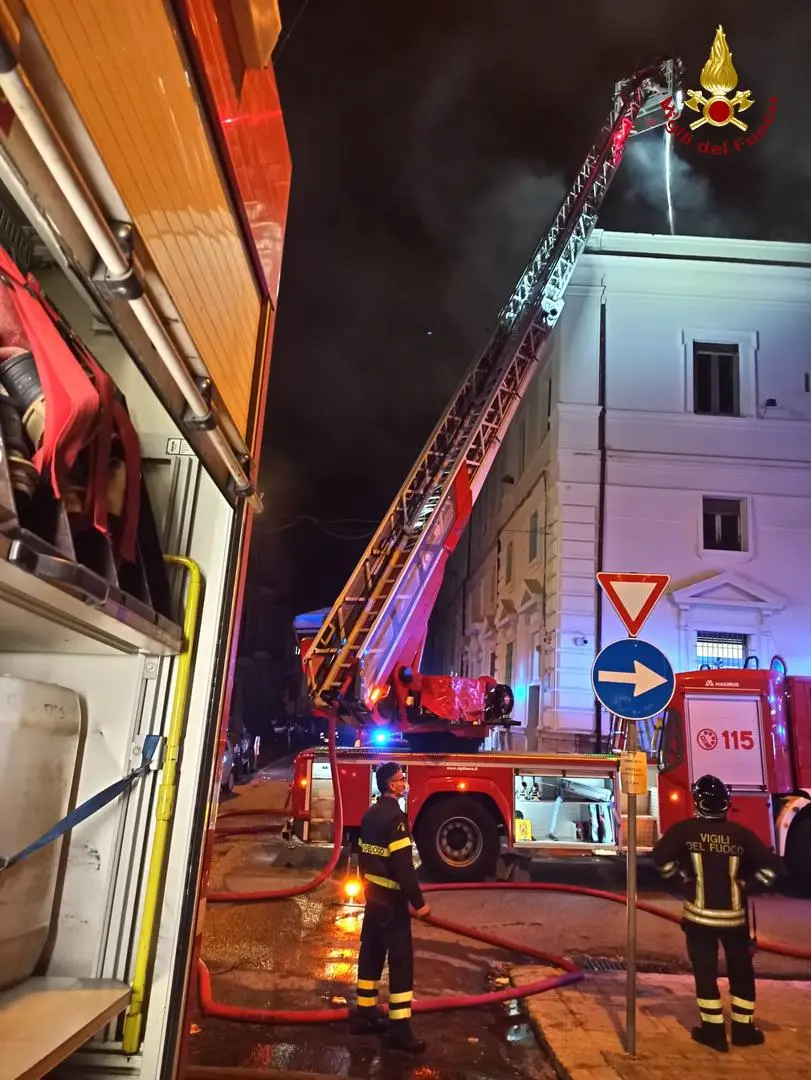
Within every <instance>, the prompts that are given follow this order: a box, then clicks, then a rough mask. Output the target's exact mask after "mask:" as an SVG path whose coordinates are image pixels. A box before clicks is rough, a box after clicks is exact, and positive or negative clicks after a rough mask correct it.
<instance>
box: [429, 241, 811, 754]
mask: <svg viewBox="0 0 811 1080" xmlns="http://www.w3.org/2000/svg"><path fill="white" fill-rule="evenodd" d="M468 534H469V535H468V536H467V537H465V538H464V539H463V540H462V542H461V543H460V545H459V548H458V550H457V552H456V553H455V554H454V556H453V559H452V560H451V563H450V566H449V570H448V574H447V576H446V580H445V584H444V586H443V591H442V593H441V595H440V599H439V602H438V604H437V608H436V612H435V617H434V623H433V649H432V655H433V663H432V666H433V668H434V669H435V670H440V669H443V670H446V671H456V672H459V673H467V674H479V673H487V672H492V673H493V674H495V675H496V676H497V677H498V678H499V680H501V681H505V682H509V683H511V684H512V686H513V688H514V690H515V694H516V707H515V714H514V715H515V719H516V720H517V721H519V722H520V724H521V728H520V729H516V730H515V733H514V734H513V737H512V745H513V746H514V747H522V746H526V747H527V748H528V749H531V750H534V749H552V750H567V749H575V748H579V749H590V748H591V747H592V746H593V745H594V735H595V732H596V727H597V724H598V723H599V724H601V725H602V729H603V731H607V727H608V724H607V720H608V718H607V717H605V716H599V714H598V710H597V709H596V706H595V700H594V696H593V694H592V691H591V686H590V671H591V665H592V662H593V660H594V656H595V652H596V651H597V650H599V648H600V647H601V646H603V645H605V644H607V643H608V642H610V641H613V640H615V639H616V638H619V637H622V636H624V634H625V631H624V630H623V628H622V626H621V624H620V622H619V620H618V619H617V617H616V616H615V614H614V612H613V610H612V609H611V607H610V605H609V604H608V603H607V602H606V601H604V600H602V599H601V598H600V597H598V591H597V589H596V587H595V573H596V572H597V571H598V570H600V569H605V570H615V571H622V570H625V571H638V572H666V573H668V574H670V575H671V578H672V581H671V585H670V589H669V591H668V594H667V595H666V597H665V598H664V599H663V600H662V601H661V603H660V604H659V606H658V608H657V609H656V611H655V612H654V614H653V616H652V617H651V619H650V621H649V622H648V624H647V625H646V628H645V630H644V635H643V636H644V637H645V638H646V639H647V640H649V641H651V642H653V643H654V644H656V645H658V646H659V647H660V648H662V649H663V650H664V651H665V653H666V654H667V655H668V656H669V657H670V658H671V662H672V663H673V666H674V668H675V669H676V670H677V671H678V670H687V669H691V668H697V667H700V666H701V664H702V663H708V664H710V665H711V666H714V667H715V666H722V665H724V664H726V666H730V664H732V665H740V664H741V663H742V661H743V659H744V658H745V657H746V656H749V655H754V656H757V657H758V658H759V660H760V663H761V665H763V666H768V664H769V661H770V660H771V657H772V655H773V654H775V653H779V654H780V655H781V656H782V657H783V658H784V659H785V660H786V662H787V664H788V669H789V671H795V672H804V673H808V674H811V245H800V244H784V243H764V242H755V241H743V240H721V239H698V238H694V237H671V236H653V235H636V234H629V233H607V232H602V231H596V232H595V233H594V235H593V237H592V239H591V241H590V243H589V246H588V249H587V251H586V253H585V254H584V255H583V257H582V258H581V260H580V264H579V266H578V268H577V271H576V273H575V276H574V278H573V280H572V283H571V284H570V286H569V289H568V292H567V296H566V306H565V308H564V311H563V315H562V317H561V319H560V322H559V323H558V326H557V328H556V329H555V332H554V334H553V336H552V339H551V342H550V344H549V347H548V349H547V351H546V354H545V356H544V358H543V364H542V367H541V369H540V370H539V372H538V375H537V377H536V380H535V382H534V384H533V385H532V387H531V388H530V391H529V393H528V394H527V397H526V399H525V400H524V402H523V403H522V405H521V408H520V410H519V412H518V414H517V415H516V417H515V419H514V421H513V423H512V426H511V429H510V432H509V435H508V438H507V439H506V440H505V445H504V446H503V448H502V450H501V453H500V455H499V457H498V459H497V461H496V463H495V465H494V467H493V469H492V472H491V475H490V476H489V478H488V480H487V483H486V485H485V488H484V490H483V492H482V494H481V496H480V498H479V501H478V503H477V505H476V507H475V509H474V515H473V519H472V522H471V525H470V527H469V529H468ZM496 738H498V736H496Z"/></svg>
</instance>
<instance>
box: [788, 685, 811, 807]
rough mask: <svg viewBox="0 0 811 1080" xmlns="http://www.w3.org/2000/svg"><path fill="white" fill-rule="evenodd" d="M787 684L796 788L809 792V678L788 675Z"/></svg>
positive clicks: (810, 724) (810, 739)
mask: <svg viewBox="0 0 811 1080" xmlns="http://www.w3.org/2000/svg"><path fill="white" fill-rule="evenodd" d="M787 682H788V703H789V710H790V712H791V718H792V721H793V723H792V726H791V736H792V740H793V744H794V775H795V778H796V786H797V787H798V788H802V789H803V790H805V791H807V792H811V678H809V677H808V676H807V675H790V676H789V677H788V679H787Z"/></svg>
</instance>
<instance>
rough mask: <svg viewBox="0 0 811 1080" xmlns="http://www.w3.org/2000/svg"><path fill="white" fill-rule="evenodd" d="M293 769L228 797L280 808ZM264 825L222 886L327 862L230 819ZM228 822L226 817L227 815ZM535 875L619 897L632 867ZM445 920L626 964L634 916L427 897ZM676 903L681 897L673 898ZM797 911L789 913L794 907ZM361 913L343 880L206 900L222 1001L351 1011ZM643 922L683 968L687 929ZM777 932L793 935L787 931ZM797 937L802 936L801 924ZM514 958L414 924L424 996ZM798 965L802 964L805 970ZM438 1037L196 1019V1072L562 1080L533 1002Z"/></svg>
mask: <svg viewBox="0 0 811 1080" xmlns="http://www.w3.org/2000/svg"><path fill="white" fill-rule="evenodd" d="M285 776H286V768H285V766H284V765H283V764H280V765H278V766H276V767H273V768H271V769H269V770H266V771H265V772H264V773H263V774H260V776H258V777H257V778H255V779H254V780H253V781H252V782H251V783H250V784H249V785H245V786H244V787H241V788H238V789H237V793H236V795H235V796H234V797H232V798H231V799H230V800H228V801H227V802H224V803H223V811H225V812H227V813H230V812H232V811H235V810H239V809H244V808H245V807H247V806H251V805H254V806H271V805H273V806H279V805H281V804H282V803H283V802H284V796H285V793H286V782H285ZM262 821H266V822H267V823H268V824H269V825H273V826H275V827H274V828H273V829H272V831H271V832H270V833H269V834H268V835H267V836H262V837H257V836H242V837H223V838H221V839H220V840H218V842H217V845H216V856H215V862H214V866H213V868H212V876H211V885H210V887H211V888H212V889H228V890H252V889H260V888H261V889H277V888H279V889H281V888H287V887H291V886H293V885H295V884H298V883H303V882H306V881H308V880H310V879H311V878H312V877H314V876H315V874H316V873H317V872H318V870H319V869H320V868H321V867H322V866H323V865H324V863H325V862H326V859H327V856H328V851H327V849H325V848H323V847H315V848H313V847H305V846H304V845H300V844H289V843H285V842H284V841H282V839H281V837H280V835H279V825H280V819H279V818H276V819H271V818H264V819H263V818H256V817H254V818H250V819H248V818H242V819H241V818H238V817H234V818H229V819H228V824H229V825H234V824H245V823H248V824H251V825H255V824H257V823H258V822H262ZM223 824H225V822H224V821H223ZM532 877H533V880H555V881H567V882H568V883H571V884H582V885H587V886H590V887H592V888H602V889H609V890H611V891H622V889H623V885H624V882H623V877H624V874H623V869H622V865H621V862H619V861H617V860H613V861H607V860H605V859H602V860H601V859H588V860H586V859H583V860H576V861H574V862H572V861H567V862H565V863H562V862H560V861H559V860H546V861H536V862H535V863H534V865H533V871H532ZM640 889H641V891H642V892H643V893H644V895H645V897H646V899H651V900H653V901H655V902H657V903H660V902H663V901H664V902H667V901H666V900H665V897H664V896H663V894H662V893H661V890H660V889H659V884H658V879H657V878H656V876H655V872H653V871H652V868H648V867H645V866H644V865H643V866H642V867H641V869H640ZM429 899H430V900H431V902H432V904H433V906H434V911H435V912H436V914H438V915H442V916H445V917H447V918H449V919H451V920H454V921H457V922H461V923H471V924H473V925H476V926H479V927H482V928H488V929H490V930H492V932H495V933H499V934H503V935H504V936H505V937H508V938H511V939H514V940H516V941H518V942H521V941H524V942H532V944H533V945H535V946H536V947H538V948H548V949H549V950H550V951H551V952H563V953H568V954H569V955H572V956H576V957H578V958H579V957H580V955H582V954H583V953H585V954H587V955H592V956H595V955H596V956H621V955H622V953H623V935H624V924H625V915H624V909H623V908H621V907H619V906H618V907H616V908H615V907H614V905H607V904H598V905H597V906H596V907H595V902H594V901H591V900H586V899H584V898H581V897H561V896H556V895H555V896H553V895H550V894H534V895H532V896H531V897H530V896H528V895H527V894H526V893H524V894H517V893H515V892H513V893H486V894H470V893H468V894H459V893H456V894H442V895H436V896H434V897H429ZM670 902H671V903H672V901H670ZM799 904H800V907H799V908H798V907H796V904H791V902H790V901H785V900H784V899H783V898H775V899H774V902H773V905H772V909H771V911H773V917H772V918H771V919H770V917H769V916H770V911H769V909H768V908H767V909H766V912H765V916H764V919H765V921H766V922H767V923H768V922H770V921H773V922H774V923H775V924H776V925H779V926H782V927H783V928H785V926H786V924H787V921H788V922H789V923H790V924H791V925H796V926H797V927H798V928H799V927H801V926H805V927H807V925H808V919H809V916H811V906H808V907H807V906H806V904H807V902H799ZM787 905H790V906H787ZM360 914H361V911H360V909H358V908H355V907H352V906H347V905H346V904H345V903H344V902H343V897H342V895H341V894H340V892H339V890H338V888H337V885H335V884H329V885H327V886H326V887H324V888H322V889H320V890H319V891H318V892H316V893H313V894H310V895H308V896H303V897H298V898H295V899H292V900H285V901H277V902H269V903H251V904H234V905H230V904H229V905H209V907H208V910H207V914H206V924H205V934H204V946H203V958H204V960H205V962H206V964H207V965H208V967H209V971H210V973H211V981H212V990H213V997H214V1000H215V1001H218V1002H224V1003H228V1004H234V1005H241V1006H252V1007H256V1008H261V1009H279V1008H284V1009H325V1008H338V1007H341V1006H345V1005H347V1004H351V1001H352V994H353V984H354V980H355V974H356V968H355V962H356V958H357V948H358V936H359V932H360V925H361V919H360ZM652 922H653V920H648V922H646V921H644V920H643V922H642V924H641V926H642V936H641V940H640V955H641V956H642V957H645V958H647V960H648V961H652V962H658V963H663V964H666V965H669V966H670V967H671V968H674V969H682V970H683V963H684V956H683V939H682V936H681V933H680V932H679V931H678V928H677V927H671V926H669V924H666V923H665V924H663V923H661V922H656V923H655V925H649V923H652ZM765 929H766V932H768V933H769V934H770V936H780V937H784V936H785V933H781V934H779V935H778V934H774V935H771V931H770V929H769V927H768V926H767V927H766V928H765ZM797 932H800V931H799V929H798V931H797ZM516 962H518V963H520V962H521V960H520V958H517V957H516V956H515V955H513V954H511V953H506V952H503V951H500V950H498V949H495V948H491V947H490V946H486V945H483V944H480V943H476V942H473V941H470V940H468V939H464V938H456V937H453V936H451V935H449V934H446V933H444V932H442V931H439V930H437V929H434V928H432V927H427V926H425V925H420V926H418V927H416V928H415V969H416V977H415V993H416V997H417V998H431V997H438V996H446V995H452V994H453V995H456V994H479V993H483V992H485V991H486V990H489V989H494V988H502V987H503V986H505V985H508V984H507V982H506V979H507V975H508V971H509V965H510V964H514V963H516ZM795 967H796V965H795ZM774 973H775V974H776V975H779V976H782V977H784V978H785V977H789V976H794V977H805V978H808V974H809V973H808V971H807V970H794V969H793V968H792V969H789V968H786V967H785V965H784V966H783V968H781V967H780V963H779V962H775V966H774ZM414 1026H415V1030H416V1031H417V1033H418V1034H419V1035H420V1037H422V1038H424V1039H425V1040H426V1041H427V1043H428V1051H427V1053H426V1054H425V1055H423V1056H422V1057H421V1058H418V1059H410V1058H408V1057H406V1056H405V1055H402V1054H398V1053H394V1052H391V1051H387V1050H385V1049H384V1048H383V1047H382V1046H381V1044H380V1042H379V1040H378V1039H377V1038H375V1037H371V1036H370V1037H362V1038H361V1037H355V1036H352V1035H350V1033H349V1030H348V1026H347V1025H346V1024H345V1023H336V1024H320V1025H317V1026H315V1025H307V1026H275V1025H274V1026H268V1025H261V1024H245V1023H234V1022H228V1021H222V1020H219V1019H211V1018H206V1017H200V1016H198V1017H197V1020H196V1023H195V1025H194V1027H193V1029H192V1031H193V1036H192V1040H191V1064H193V1065H208V1066H221V1067H222V1066H226V1067H227V1066H230V1067H242V1068H252V1069H276V1070H281V1071H287V1070H290V1071H302V1072H313V1073H322V1074H324V1075H326V1076H336V1077H345V1078H353V1080H551V1078H552V1077H554V1076H555V1075H556V1074H555V1070H554V1068H553V1066H552V1063H551V1062H550V1060H549V1059H548V1057H547V1055H546V1053H545V1051H544V1050H543V1049H542V1048H541V1046H540V1044H539V1042H538V1040H537V1039H536V1036H535V1033H534V1032H533V1030H532V1028H531V1027H530V1026H529V1024H528V1022H527V1019H526V1014H525V1013H524V1011H523V1006H521V1005H520V1004H518V1003H515V1002H512V1003H509V1004H508V1005H506V1006H504V1005H500V1006H494V1007H491V1008H479V1009H471V1010H466V1011H462V1012H449V1013H441V1014H436V1015H430V1016H424V1017H420V1016H418V1017H416V1018H415V1021H414Z"/></svg>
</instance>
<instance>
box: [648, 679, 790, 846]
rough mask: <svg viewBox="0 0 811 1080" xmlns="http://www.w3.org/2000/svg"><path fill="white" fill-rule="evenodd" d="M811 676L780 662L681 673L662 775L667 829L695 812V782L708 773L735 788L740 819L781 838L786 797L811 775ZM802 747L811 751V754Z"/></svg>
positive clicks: (771, 838) (769, 840) (766, 837)
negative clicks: (787, 670)
mask: <svg viewBox="0 0 811 1080" xmlns="http://www.w3.org/2000/svg"><path fill="white" fill-rule="evenodd" d="M809 705H811V679H808V678H805V677H802V678H798V677H794V676H786V675H784V674H783V672H782V671H780V670H775V669H770V670H768V671H763V670H755V669H749V668H746V669H735V670H733V669H729V670H721V671H690V672H684V673H682V674H679V675H677V676H676V691H675V693H674V695H673V700H672V701H671V704H670V710H669V715H668V720H667V723H666V728H665V734H664V746H663V760H662V765H663V769H662V773H661V775H660V777H659V792H660V808H659V815H660V822H661V827H662V830H665V829H667V828H669V827H670V826H671V825H673V824H674V823H675V822H677V821H680V820H681V819H682V818H684V817H686V816H687V815H688V814H690V813H692V800H691V798H690V786H691V784H692V783H693V782H694V781H695V780H697V779H698V777H699V776H702V775H704V774H706V773H712V774H713V775H716V776H718V777H720V779H721V780H723V781H724V783H726V784H729V786H730V787H731V788H732V791H733V806H732V813H733V814H734V817H735V820H736V821H739V822H741V824H744V825H747V826H748V827H749V828H751V829H753V830H754V831H755V832H756V833H757V834H758V836H760V838H761V839H762V840H763V841H764V843H766V844H769V845H770V846H776V847H777V848H778V850H779V849H780V847H781V844H780V843H776V837H775V819H776V816H777V815H778V813H779V811H780V808H781V802H782V800H783V799H784V798H785V797H787V796H791V795H792V793H794V792H796V791H797V790H798V789H801V788H803V787H808V781H809V779H811V775H809V773H810V772H811V770H809V769H808V768H807V767H805V765H804V760H807V758H808V757H809V756H811V734H810V733H809V732H810V731H811V726H810V725H809V716H810V715H811V712H810V711H809ZM803 755H806V758H805V759H804V757H803Z"/></svg>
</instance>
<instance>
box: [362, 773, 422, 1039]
mask: <svg viewBox="0 0 811 1080" xmlns="http://www.w3.org/2000/svg"><path fill="white" fill-rule="evenodd" d="M375 780H376V782H377V788H378V791H379V792H380V798H379V799H378V800H377V802H376V803H374V804H373V805H372V806H371V807H370V808H369V809H368V810H367V811H366V813H365V814H364V815H363V820H362V821H361V825H360V873H361V877H362V879H363V886H364V891H365V894H366V908H365V911H364V915H363V930H362V931H361V936H360V955H359V957H358V997H357V1004H356V1007H355V1010H354V1012H353V1014H352V1020H351V1030H352V1031H353V1033H355V1034H366V1033H369V1032H383V1031H386V1044H387V1045H388V1046H389V1047H391V1048H392V1049H395V1050H405V1051H407V1052H408V1053H412V1054H419V1053H422V1052H423V1051H424V1050H425V1043H424V1042H422V1041H421V1040H420V1039H417V1038H416V1037H415V1036H414V1033H413V1031H412V1030H411V1002H412V999H413V997H414V949H413V945H412V941H411V914H412V913H413V914H414V915H416V917H417V918H418V919H424V918H425V917H426V916H427V915H429V914H430V910H431V909H430V908H429V907H428V905H427V904H426V903H425V901H424V899H423V896H422V892H421V891H420V884H419V881H418V880H417V872H416V870H415V869H414V861H413V858H412V839H411V833H410V831H409V828H408V818H407V817H406V815H405V814H404V813H403V811H402V810H401V809H400V804H399V802H398V800H399V799H401V798H402V797H403V796H404V795H405V794H406V792H407V790H408V789H407V787H406V779H405V776H404V775H403V770H402V769H401V768H400V766H399V765H397V764H396V763H395V762H393V761H392V762H387V763H386V764H385V765H381V766H380V767H379V768H378V769H377V770H376V772H375ZM387 957H388V961H389V1024H388V1029H386V1024H385V1022H384V1020H383V1017H382V1014H381V1013H380V1011H379V1010H378V1008H377V984H378V982H379V981H380V977H381V975H382V974H383V966H384V964H385V963H386V958H387Z"/></svg>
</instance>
